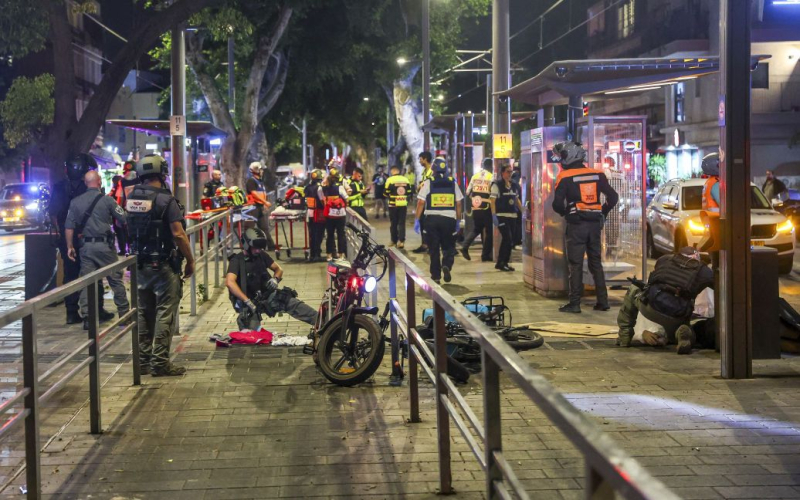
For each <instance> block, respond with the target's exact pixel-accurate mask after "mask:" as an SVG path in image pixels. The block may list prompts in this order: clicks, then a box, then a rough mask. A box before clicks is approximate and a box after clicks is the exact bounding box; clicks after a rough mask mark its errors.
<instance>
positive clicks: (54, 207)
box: [50, 179, 103, 319]
mask: <svg viewBox="0 0 800 500" xmlns="http://www.w3.org/2000/svg"><path fill="white" fill-rule="evenodd" d="M85 192H86V184H84V182H83V180H78V181H70V180H69V179H64V180H62V181H59V182H57V183H56V184H54V185H53V195H52V198H51V201H50V213H52V214H55V217H56V223H57V224H58V253H59V254H60V255H61V260H62V261H63V262H64V284H65V285H66V284H67V283H69V282H71V281H74V280H76V279H78V276H79V275H80V273H81V260H80V244H79V243H80V242H79V241H78V235H77V234H76V235H75V236H74V238H73V247H74V248H75V251H76V252H77V254H78V258H77V259H75V262H73V261H71V260H70V259H69V257H67V239H66V223H67V214H68V213H69V205H70V202H71V201H72V200H73V199H74V198H77V197H78V196H80V195H82V194H83V193H85ZM97 295H98V297H99V300H100V309H101V310H102V309H103V283H102V282H101V281H98V282H97ZM79 298H80V291H78V292H75V293H72V294H70V295H68V296H67V297H66V298H65V299H64V306H65V307H66V309H67V316H68V317H69V316H73V317H75V318H76V319H77V318H78V309H79V307H78V300H79Z"/></svg>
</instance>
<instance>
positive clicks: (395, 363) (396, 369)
mask: <svg viewBox="0 0 800 500" xmlns="http://www.w3.org/2000/svg"><path fill="white" fill-rule="evenodd" d="M389 301H390V302H389V304H390V305H389V307H390V311H391V313H390V318H389V320H390V321H389V325H390V326H389V328H390V329H391V333H392V376H391V378H390V379H389V385H393V386H395V387H398V386H400V385H401V384H402V383H403V370H402V368H400V338H399V336H398V335H397V321H395V318H394V317H393V316H391V315H394V314H397V313H398V311H396V310H395V307H394V303H395V302H396V301H397V273H396V269H395V262H394V259H393V258H392V257H391V256H390V257H389Z"/></svg>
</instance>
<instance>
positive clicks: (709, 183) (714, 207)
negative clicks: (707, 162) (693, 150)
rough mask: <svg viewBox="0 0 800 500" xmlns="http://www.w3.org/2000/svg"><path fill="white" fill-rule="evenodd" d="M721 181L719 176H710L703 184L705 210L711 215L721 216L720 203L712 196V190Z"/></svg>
mask: <svg viewBox="0 0 800 500" xmlns="http://www.w3.org/2000/svg"><path fill="white" fill-rule="evenodd" d="M718 183H719V177H716V176H714V177H709V178H708V179H706V183H705V184H704V185H703V210H705V211H706V212H708V215H709V216H710V217H719V203H717V200H715V199H714V197H713V196H711V190H712V189H714V186H715V185H717V184H718Z"/></svg>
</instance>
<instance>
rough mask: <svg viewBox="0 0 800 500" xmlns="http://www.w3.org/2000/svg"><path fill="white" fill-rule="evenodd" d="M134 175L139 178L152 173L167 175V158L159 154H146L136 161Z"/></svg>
mask: <svg viewBox="0 0 800 500" xmlns="http://www.w3.org/2000/svg"><path fill="white" fill-rule="evenodd" d="M136 175H138V176H139V178H143V177H147V176H152V175H160V176H161V177H166V176H168V175H169V165H168V164H167V160H165V159H164V158H163V157H162V156H161V155H159V154H151V155H147V156H145V157H144V158H142V159H141V160H139V161H138V162H136Z"/></svg>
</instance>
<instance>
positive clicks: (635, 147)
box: [623, 141, 642, 153]
mask: <svg viewBox="0 0 800 500" xmlns="http://www.w3.org/2000/svg"><path fill="white" fill-rule="evenodd" d="M623 148H625V152H627V153H633V152H634V151H641V150H642V141H625V144H624V145H623Z"/></svg>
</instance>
